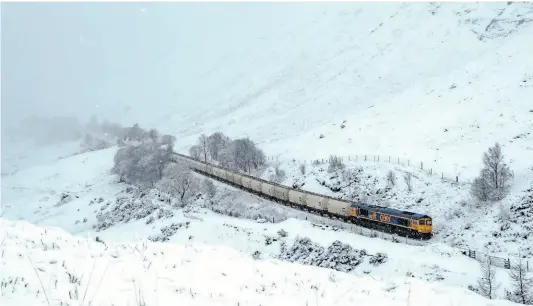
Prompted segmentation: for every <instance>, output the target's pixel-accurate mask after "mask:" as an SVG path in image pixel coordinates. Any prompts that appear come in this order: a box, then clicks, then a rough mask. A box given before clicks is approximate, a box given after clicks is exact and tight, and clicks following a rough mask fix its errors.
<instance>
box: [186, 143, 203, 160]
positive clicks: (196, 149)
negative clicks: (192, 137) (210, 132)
mask: <svg viewBox="0 0 533 306" xmlns="http://www.w3.org/2000/svg"><path fill="white" fill-rule="evenodd" d="M189 155H190V156H191V157H192V158H194V159H198V160H199V159H200V157H201V156H202V148H200V146H199V145H194V146H192V147H190V148H189Z"/></svg>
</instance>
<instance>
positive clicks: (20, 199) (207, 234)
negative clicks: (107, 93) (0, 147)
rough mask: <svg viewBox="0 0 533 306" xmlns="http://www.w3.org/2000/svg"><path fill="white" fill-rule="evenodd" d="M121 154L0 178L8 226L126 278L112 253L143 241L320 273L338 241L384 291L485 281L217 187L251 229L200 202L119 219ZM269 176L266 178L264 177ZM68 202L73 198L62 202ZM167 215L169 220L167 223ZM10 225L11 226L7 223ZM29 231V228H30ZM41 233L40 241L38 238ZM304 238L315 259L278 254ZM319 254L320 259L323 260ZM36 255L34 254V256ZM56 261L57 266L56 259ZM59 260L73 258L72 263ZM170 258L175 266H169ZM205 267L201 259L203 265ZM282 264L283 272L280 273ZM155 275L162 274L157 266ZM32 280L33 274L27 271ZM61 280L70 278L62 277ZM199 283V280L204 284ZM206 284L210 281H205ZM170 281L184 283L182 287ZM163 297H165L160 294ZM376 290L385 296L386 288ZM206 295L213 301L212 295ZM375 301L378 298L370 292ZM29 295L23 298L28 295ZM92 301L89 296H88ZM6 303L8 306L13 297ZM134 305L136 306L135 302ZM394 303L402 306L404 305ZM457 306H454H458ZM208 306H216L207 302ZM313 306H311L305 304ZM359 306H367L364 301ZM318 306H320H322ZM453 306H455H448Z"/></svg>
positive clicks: (440, 253)
mask: <svg viewBox="0 0 533 306" xmlns="http://www.w3.org/2000/svg"><path fill="white" fill-rule="evenodd" d="M115 150H116V148H110V149H107V150H101V151H95V152H89V153H84V154H80V155H76V156H72V157H68V158H64V159H60V160H58V161H56V162H55V163H52V164H49V165H48V166H41V167H34V168H30V169H26V170H21V171H19V172H18V173H16V174H14V175H12V176H7V177H4V179H3V181H2V202H3V204H4V205H5V207H6V209H5V211H4V217H5V218H7V220H11V221H14V220H19V219H22V220H26V221H29V222H31V223H33V224H36V225H38V226H47V227H48V226H57V227H60V228H62V229H63V230H66V231H67V232H69V233H71V234H75V235H77V236H78V238H76V239H74V238H71V239H74V240H75V241H76V242H75V243H74V245H76V244H78V242H77V241H85V240H83V238H84V237H88V238H90V240H91V241H93V242H91V243H89V242H79V243H80V244H83V245H84V248H85V247H86V249H78V250H77V251H76V252H77V253H76V254H77V255H76V256H85V258H86V257H87V253H85V254H86V255H82V254H84V252H89V254H92V256H91V257H93V258H100V257H102V258H107V259H108V260H107V259H106V261H105V262H107V261H112V260H113V259H111V258H109V256H111V257H113V256H114V255H113V254H115V253H113V252H119V253H120V254H121V255H120V258H122V256H125V257H126V258H125V259H124V261H123V262H120V263H116V265H117V267H121V268H120V269H119V268H117V269H119V270H121V271H123V270H125V267H126V265H127V263H131V262H132V261H134V259H133V258H130V257H129V256H138V255H134V254H129V253H128V252H129V251H128V250H130V251H131V250H132V249H131V247H127V248H126V249H121V247H113V246H112V245H114V244H117V243H119V244H120V243H124V244H130V243H138V241H139V240H140V239H144V240H146V239H148V240H149V241H159V242H166V243H169V244H175V245H177V246H175V248H176V252H178V251H177V250H182V252H185V253H187V251H186V250H190V249H195V248H196V249H198V248H201V246H200V245H206V246H209V247H208V249H209V248H210V249H209V250H210V251H206V252H208V253H207V254H206V255H205V256H206V258H209V257H216V258H217V260H219V259H218V258H220V260H223V258H224V255H223V254H225V253H220V255H217V256H215V255H213V253H209V252H211V251H212V252H221V251H220V250H221V249H227V248H229V249H232V250H236V251H238V252H241V253H243V254H245V255H238V256H252V257H254V256H256V257H258V258H260V259H265V260H278V259H280V256H282V254H285V255H284V256H283V261H293V260H294V261H296V262H297V263H303V264H306V265H317V264H318V263H316V262H313V259H312V258H313V257H314V256H318V255H317V254H321V252H324V251H325V250H326V249H331V248H333V249H336V248H339V247H338V246H337V247H335V241H338V242H340V243H341V249H342V248H353V250H354V251H353V252H354V254H355V255H353V256H355V259H354V260H355V262H354V263H352V264H350V265H349V266H351V267H352V268H351V269H353V270H352V271H350V272H349V275H350V276H345V277H354V275H355V276H356V277H365V279H366V277H371V278H372V279H374V280H375V281H377V282H378V283H381V284H382V286H385V287H390V288H396V287H398V288H400V287H402V286H404V285H405V282H406V281H407V279H411V280H412V281H414V282H417V283H418V282H419V281H423V282H425V283H426V285H420V286H429V287H432V286H437V287H438V288H440V286H444V287H446V288H454V289H453V290H459V291H462V290H468V286H469V285H474V286H475V284H476V281H477V278H478V277H479V276H480V269H479V263H478V262H477V261H475V260H474V259H471V258H468V257H466V256H464V255H463V254H461V252H460V250H459V249H457V248H452V247H450V246H448V245H446V244H445V243H443V242H441V241H439V240H438V239H437V240H435V241H430V242H429V243H428V244H426V245H423V246H415V245H408V244H404V243H402V241H399V242H391V241H385V240H383V239H381V238H379V237H376V238H370V237H365V236H361V235H359V234H358V233H357V231H355V233H353V232H352V231H350V230H349V228H348V230H343V229H342V228H341V229H339V228H335V227H331V226H323V225H320V224H321V223H326V224H327V223H328V222H329V221H327V222H321V221H324V220H327V219H323V218H320V217H318V216H312V215H306V214H304V213H303V212H299V211H295V210H293V209H291V208H286V207H283V206H281V205H279V204H276V203H272V202H269V201H266V200H263V199H260V198H258V197H256V196H254V195H249V194H243V193H242V192H240V191H238V190H236V189H234V188H232V187H229V186H225V185H223V184H221V183H216V186H217V189H218V195H217V198H215V201H214V202H216V203H218V204H217V206H216V207H218V208H222V209H223V210H224V211H225V212H228V211H231V210H232V209H233V211H234V212H238V213H239V214H240V217H249V218H248V219H247V218H244V219H243V218H234V217H230V216H225V215H220V214H217V213H214V212H212V210H210V209H208V208H209V207H213V205H212V204H211V206H210V204H208V203H206V201H205V200H202V199H200V200H198V201H197V202H196V203H195V204H194V205H192V206H189V207H186V208H185V209H173V208H170V207H167V206H165V203H164V202H162V201H158V199H157V197H152V198H151V197H149V196H145V197H144V199H143V200H139V199H138V198H137V199H135V198H132V199H133V200H134V201H133V202H130V203H132V204H135V203H137V205H127V207H129V208H128V210H124V211H120V210H118V211H114V210H113V208H114V207H117V205H120V203H123V202H124V201H127V199H128V196H131V194H132V193H131V192H128V191H127V189H128V188H127V187H126V186H124V185H120V184H117V183H116V177H114V176H113V175H111V174H110V173H109V169H110V168H111V166H112V163H113V161H112V160H113V158H112V157H113V154H114V152H115ZM308 171H309V173H312V170H311V169H309V170H308ZM267 172H268V170H267ZM263 175H266V172H265V173H264V174H263ZM415 186H416V185H415ZM62 193H65V194H68V195H70V196H69V197H67V198H65V199H63V200H61V198H62V196H61V194H62ZM119 199H126V200H119ZM121 201H122V202H121ZM122 207H126V206H122ZM169 211H170V212H171V213H168V212H169ZM99 215H100V217H99ZM137 216H140V217H139V219H137V218H138V217H137ZM272 216H273V217H274V218H275V219H277V220H274V221H275V223H271V222H257V221H256V220H254V219H255V218H264V219H269V218H270V217H272ZM306 217H308V218H309V220H305V219H306ZM102 220H108V221H109V220H111V221H112V224H111V226H110V227H107V228H106V229H105V230H101V231H99V230H97V228H98V226H99V225H100V224H102ZM11 221H5V222H8V223H9V222H11ZM5 224H7V223H5ZM9 224H11V223H9ZM25 226H26V228H27V227H28V226H29V225H25ZM282 230H283V231H282ZM39 231H42V229H40V230H39ZM3 232H5V233H6V234H7V235H11V233H13V232H15V233H16V232H17V231H16V230H12V229H10V228H9V229H6V230H4V229H3ZM26 232H27V234H24V235H27V237H33V238H32V239H33V240H34V241H35V242H36V243H37V246H35V248H41V247H42V243H40V239H45V238H46V235H39V236H34V235H35V234H31V233H30V232H31V231H27V230H24V233H26ZM282 232H286V234H282ZM96 236H98V240H99V241H102V242H103V244H106V245H109V246H110V249H109V250H108V251H105V252H104V251H102V250H101V248H100V244H99V243H97V242H94V240H95V239H96ZM7 237H10V236H7ZM36 237H39V238H36ZM303 238H309V239H310V240H311V242H310V243H311V244H313V250H314V251H312V252H311V254H307V255H305V254H304V255H301V254H299V252H296V253H297V254H296V255H294V254H290V253H287V252H285V253H283V251H282V250H284V249H285V250H301V249H308V248H309V245H305V248H303V247H300V248H299V247H298V246H299V245H298V244H295V242H296V241H298V240H299V239H303ZM50 239H52V241H55V240H57V241H59V242H57V243H58V244H59V245H60V247H61V252H62V250H64V249H65V250H66V249H68V247H67V246H66V245H65V246H64V247H63V246H62V245H63V244H64V243H66V242H62V241H65V240H69V239H67V238H64V239H58V238H52V237H51V236H50ZM52 241H49V242H47V243H48V244H49V247H50V246H51V243H52ZM10 243H11V242H10ZM89 244H90V247H89ZM72 248H74V246H72ZM162 248H165V249H166V248H172V247H170V246H163V247H162ZM212 248H215V249H212ZM320 248H324V249H322V250H318V249H320ZM117 249H118V250H117ZM363 250H364V251H363ZM35 251H36V252H37V250H35ZM72 251H74V249H72ZM47 252H48V253H49V254H52V253H53V252H55V253H53V254H60V253H59V252H60V251H59V250H56V251H53V252H51V251H50V250H48V251H47ZM69 252H70V251H69ZM100 252H103V253H100ZM191 252H194V251H191ZM202 252H203V251H202ZM231 252H234V251H231ZM45 253H46V252H45ZM48 253H47V254H48ZM147 253H148V252H147ZM152 253H153V252H152ZM165 253H166V251H165ZM185 253H184V254H185ZM379 253H383V254H385V256H386V259H385V260H384V262H383V263H381V264H379V263H378V264H374V263H372V262H373V261H374V260H373V258H375V257H376V256H378V254H379ZM21 254H22V253H21ZM61 254H63V253H61ZM67 254H68V253H67ZM106 254H107V255H106ZM254 254H255V255H254ZM38 256H40V255H35V257H36V258H40V257H38ZM47 256H48V255H47ZM50 256H51V255H50ZM54 256H57V257H59V256H60V255H54ZM61 256H67V257H68V256H70V255H61ZM183 256H186V255H183ZM218 256H220V257H218ZM235 256H237V255H235ZM165 257H166V255H165ZM170 257H171V256H169V257H166V258H170ZM200 257H201V258H204V257H203V255H202V256H200ZM332 257H334V256H328V257H327V258H332ZM9 260H11V259H9ZM19 260H21V261H22V262H26V261H27V259H24V258H21V259H19ZM49 260H50V258H48V257H47V258H46V259H43V260H41V261H39V263H40V264H42V265H48V264H49ZM57 260H58V262H61V260H62V259H61V260H60V259H57ZM35 261H36V260H35V259H34V262H35ZM116 261H117V262H118V261H120V260H118V259H117V260H116ZM6 262H7V261H6ZM87 262H88V263H87V265H86V266H84V269H92V264H94V262H92V261H90V260H89V261H87ZM103 262H104V261H102V262H100V263H97V265H98V266H99V268H95V273H96V269H99V270H98V271H99V272H98V273H100V274H95V275H101V273H102V272H103V269H104V266H105V265H104V264H103ZM139 264H141V263H139ZM217 264H218V263H217ZM279 264H280V265H281V263H279ZM49 265H51V267H54V265H57V263H56V264H51V263H50V264H49ZM154 265H156V263H155V259H154ZM157 265H161V267H162V266H167V267H168V266H170V264H168V263H165V264H163V263H161V262H159V263H157ZM198 265H201V263H198ZM218 265H220V266H225V263H219V264H218ZM8 266H9V265H8ZM85 267H86V268H85ZM27 268H28V269H30V268H31V266H27ZM191 268H192V267H191ZM5 269H7V268H4V271H7V270H5ZM43 269H45V271H49V270H47V269H46V268H45V267H43ZM54 269H55V268H54ZM246 269H248V268H244V267H243V268H241V269H240V270H239V271H245V270H246ZM304 269H308V268H304ZM29 271H30V272H32V271H31V270H29ZM51 271H56V272H54V273H56V274H54V275H60V273H59V272H57V270H51ZM132 271H137V272H135V273H141V272H140V271H139V270H132ZM158 271H159V272H155V271H151V272H150V271H145V272H142V273H148V274H142V273H141V275H137V274H136V276H135V275H133V274H132V275H128V276H124V278H123V277H122V276H121V277H120V278H121V279H122V281H118V284H121V285H119V287H120V288H123V287H124V286H126V285H125V283H124V284H123V283H122V282H127V281H126V280H124V279H125V278H126V277H129V278H130V279H129V280H128V281H130V282H131V281H133V280H132V279H131V278H132V277H133V278H135V277H137V279H138V280H139V281H141V279H143V277H145V278H144V280H143V283H149V284H147V285H146V286H148V287H147V288H153V287H151V286H159V285H155V284H153V283H150V281H147V280H146V279H155V278H154V277H155V276H154V275H153V274H152V273H156V274H157V273H161V274H160V277H161V278H164V279H167V278H166V277H164V276H162V275H164V274H165V272H164V271H163V270H158ZM85 272H87V273H88V271H85V270H84V271H81V270H77V273H78V274H80V275H81V274H82V273H84V277H85V278H86V277H87V273H85ZM32 273H34V272H32ZM47 273H48V272H47ZM132 273H133V272H132ZM135 273H134V274H135ZM187 273H189V272H187ZM235 273H238V272H235ZM324 273H326V272H324ZM327 273H332V272H327ZM327 273H326V274H327ZM335 273H337V272H335ZM339 273H340V272H339ZM5 275H11V274H5ZM50 277H51V276H50V275H47V276H43V278H42V279H45V280H46V286H52V285H48V284H49V283H50V282H51V283H50V284H52V283H53V280H52V281H50ZM53 277H56V276H53ZM57 277H60V276H57ZM61 277H66V276H65V275H63V276H61ZM176 277H177V276H176ZM198 277H199V278H200V277H203V276H198ZM205 277H210V276H209V275H206V276H205ZM247 277H251V276H247ZM287 277H288V276H287ZM28 279H29V278H27V277H25V280H26V281H27V280H28ZM171 279H173V277H171ZM97 280H98V277H96V278H95V283H94V284H93V283H92V284H91V288H93V287H92V286H97V284H98V282H99V280H98V281H97ZM167 280H168V279H167ZM35 281H36V280H35ZM84 281H85V280H84ZM174 281H175V282H179V281H178V280H174ZM268 281H269V282H272V281H274V282H276V280H270V279H268ZM497 281H498V282H499V283H500V284H501V286H500V287H499V291H498V296H500V297H503V295H504V290H505V289H509V280H508V276H507V271H506V270H504V269H500V268H498V269H497ZM427 283H429V284H427ZM37 284H38V283H33V285H32V286H33V287H32V288H34V289H35V290H38V288H36V287H34V286H36V285H37ZM401 284H402V285H401ZM420 284H422V283H420ZM84 286H86V284H85V285H82V286H80V288H79V289H78V290H82V289H83V290H85V287H84ZM190 286H192V285H190ZM82 287H83V288H82ZM126 287H127V286H126ZM47 288H48V287H47ZM102 288H108V286H104V285H102ZM158 288H162V287H161V286H160V287H158ZM187 288H191V287H187ZM201 288H204V287H193V288H191V290H193V291H194V292H200V291H202V292H204V291H203V290H204V289H205V288H204V289H201ZM380 288H382V289H383V288H384V287H380ZM390 288H389V289H390ZM459 288H460V289H459ZM278 289H279V287H278ZM11 290H12V289H11ZM18 290H19V289H16V290H15V292H19V293H20V291H18ZM50 290H51V289H50ZM92 290H96V288H95V287H94V288H93V289H90V290H89V292H93V291H92ZM124 290H126V289H124ZM128 290H130V291H128ZM146 290H147V292H151V293H146V295H150V296H151V298H155V297H154V295H153V294H154V293H153V290H151V289H146ZM195 290H196V291H195ZM254 290H255V289H254ZM391 290H392V289H391ZM395 290H398V289H394V290H392V291H391V292H397V291H395ZM406 290H408V289H406ZM420 290H422V289H419V292H420ZM424 290H426V289H424ZM424 290H422V291H424ZM428 290H429V289H428ZM436 290H440V289H436ZM442 290H444V289H442ZM447 290H448V289H446V290H444V291H442V294H446V295H450V298H452V297H453V296H454V295H455V293H454V294H451V293H449V292H448V291H447ZM449 290H452V289H449ZM52 291H53V292H55V293H53V294H55V296H56V297H57V298H66V295H65V294H66V293H65V291H64V290H57V291H54V290H52ZM430 291H431V290H430ZM3 292H5V291H3ZM22 292H24V291H22ZM98 292H100V291H98ZM105 292H107V291H106V290H103V291H102V293H101V294H102V296H101V297H100V298H105V299H107V298H108V297H107V293H105ZM125 292H128V293H125V295H128V294H130V295H131V294H132V293H133V292H134V289H131V288H130V289H127V290H126V291H125ZM208 292H211V291H208ZM283 292H285V293H283ZM283 292H281V293H276V294H286V292H288V291H283ZM306 292H307V291H306ZM444 292H447V293H444ZM462 292H463V293H461V294H464V291H462ZM51 294H52V293H51ZM99 294H100V293H99ZM161 294H162V295H161V297H160V298H162V297H163V296H164V295H163V294H164V293H163V292H161ZM205 294H206V293H205V292H204V294H201V295H202V296H204V297H203V298H206V297H205ZM207 294H208V295H210V293H207ZM217 294H218V291H217ZM331 294H332V295H333V296H335V298H338V297H339V294H340V293H331ZM369 294H372V293H370V292H369ZM471 294H473V293H467V295H468V296H469V297H468V298H474V297H470V295H471ZM23 295H24V296H27V295H26V294H23ZM88 295H89V296H90V295H91V293H89V294H88ZM189 295H190V294H189ZM340 295H342V294H340ZM9 296H12V294H10V295H9ZM15 296H17V298H22V297H20V296H18V295H15ZM385 296H386V295H385ZM38 297H39V299H41V300H42V299H43V298H44V297H43V296H38ZM128 298H129V299H133V298H134V295H132V296H130V297H128ZM184 298H185V297H184ZM227 298H229V297H227ZM281 298H285V299H286V298H288V297H285V296H284V297H281ZM298 298H300V297H298ZM324 298H325V297H324ZM476 298H478V297H476ZM476 298H474V299H476ZM396 299H399V297H397V298H396ZM324 301H325V300H324ZM451 301H452V302H453V304H454V305H455V304H456V302H454V301H455V300H453V298H452V299H451ZM202 302H205V303H212V302H213V301H209V300H202ZM243 303H244V301H243ZM265 303H267V302H265ZM309 303H311V301H309ZM361 303H363V301H362V300H361ZM400 303H402V302H400ZM403 303H404V304H405V300H403ZM413 303H414V302H413V301H412V302H411V304H412V305H416V304H413ZM479 303H483V302H482V300H480V301H479ZM319 304H321V303H320V302H319ZM459 304H461V303H459ZM422 305H423V304H422ZM447 305H449V301H448V302H447Z"/></svg>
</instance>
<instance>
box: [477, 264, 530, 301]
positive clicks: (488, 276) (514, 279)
mask: <svg viewBox="0 0 533 306" xmlns="http://www.w3.org/2000/svg"><path fill="white" fill-rule="evenodd" d="M480 267H481V277H480V278H479V279H478V281H477V287H475V288H474V290H475V291H476V292H478V293H479V294H481V295H483V296H485V297H487V298H489V299H493V298H495V297H496V291H497V289H498V288H499V286H500V284H498V283H497V282H496V269H495V267H494V263H493V259H492V257H490V256H487V258H486V260H484V261H483V262H482V263H481V266H480ZM509 278H510V279H511V286H512V289H511V290H510V291H508V290H505V295H506V298H507V299H508V300H510V301H513V302H515V303H519V304H524V305H533V277H531V276H528V272H527V269H526V265H525V264H524V261H523V260H522V257H521V256H520V255H519V256H518V262H517V264H516V265H514V266H513V267H511V269H510V270H509Z"/></svg>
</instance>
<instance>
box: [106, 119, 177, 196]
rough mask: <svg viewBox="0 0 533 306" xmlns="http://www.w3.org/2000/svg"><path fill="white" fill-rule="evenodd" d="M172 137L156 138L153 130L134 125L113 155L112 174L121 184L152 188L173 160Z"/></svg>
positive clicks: (157, 135)
mask: <svg viewBox="0 0 533 306" xmlns="http://www.w3.org/2000/svg"><path fill="white" fill-rule="evenodd" d="M174 142H175V138H174V137H173V136H171V135H163V136H159V133H157V132H156V131H155V130H151V131H150V132H147V131H145V130H143V129H141V128H140V127H139V125H137V124H136V125H134V126H133V127H132V128H131V129H127V133H126V134H125V141H124V140H123V141H121V142H120V144H119V145H120V146H122V147H121V148H120V149H119V150H118V151H117V152H116V153H115V156H114V166H113V168H112V172H113V173H116V174H118V175H119V177H120V181H121V182H125V183H128V184H132V185H137V186H141V187H153V186H154V185H155V183H157V182H158V181H159V180H161V179H162V178H163V173H164V171H165V169H166V167H167V166H168V165H169V164H170V162H171V161H172V154H173V148H174Z"/></svg>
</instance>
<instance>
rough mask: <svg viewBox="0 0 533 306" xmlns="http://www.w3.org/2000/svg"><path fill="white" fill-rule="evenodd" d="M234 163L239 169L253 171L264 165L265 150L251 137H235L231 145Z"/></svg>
mask: <svg viewBox="0 0 533 306" xmlns="http://www.w3.org/2000/svg"><path fill="white" fill-rule="evenodd" d="M229 152H230V154H231V155H232V159H233V161H232V162H233V164H234V166H235V167H236V168H237V169H238V170H242V171H246V172H248V173H250V172H251V170H252V169H258V168H259V167H260V166H262V165H264V163H265V161H266V158H265V154H264V153H263V151H261V150H260V149H259V148H257V147H256V145H255V143H254V142H253V141H251V140H250V139H249V138H240V139H235V140H234V141H232V142H231V145H230V151H229Z"/></svg>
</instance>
